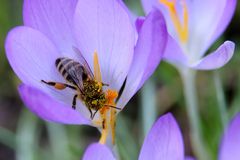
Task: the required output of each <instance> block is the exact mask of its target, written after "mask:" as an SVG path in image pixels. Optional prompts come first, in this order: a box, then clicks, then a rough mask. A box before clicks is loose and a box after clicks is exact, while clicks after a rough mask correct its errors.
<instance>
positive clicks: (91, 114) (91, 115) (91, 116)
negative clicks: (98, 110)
mask: <svg viewBox="0 0 240 160" xmlns="http://www.w3.org/2000/svg"><path fill="white" fill-rule="evenodd" d="M88 110H89V112H90V118H91V119H92V120H93V113H92V110H91V109H90V108H89V107H88Z"/></svg>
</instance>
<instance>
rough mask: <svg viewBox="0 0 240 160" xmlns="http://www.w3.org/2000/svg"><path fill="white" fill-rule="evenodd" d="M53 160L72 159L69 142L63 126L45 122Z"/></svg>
mask: <svg viewBox="0 0 240 160" xmlns="http://www.w3.org/2000/svg"><path fill="white" fill-rule="evenodd" d="M46 126H47V129H48V134H49V139H50V144H51V148H52V151H53V154H54V159H56V160H57V159H72V158H71V156H70V150H69V141H68V137H67V133H66V129H65V127H64V126H63V125H59V124H54V123H49V122H46Z"/></svg>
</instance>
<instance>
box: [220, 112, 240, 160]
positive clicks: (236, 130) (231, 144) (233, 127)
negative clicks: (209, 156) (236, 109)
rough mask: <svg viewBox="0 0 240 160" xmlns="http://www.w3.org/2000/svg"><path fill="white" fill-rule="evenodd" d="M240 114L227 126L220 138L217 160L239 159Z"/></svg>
mask: <svg viewBox="0 0 240 160" xmlns="http://www.w3.org/2000/svg"><path fill="white" fill-rule="evenodd" d="M239 151H240V113H238V114H237V115H236V116H235V117H234V118H233V120H232V122H231V123H230V124H229V126H228V128H227V129H226V131H225V134H224V136H223V138H222V142H221V145H220V151H219V160H239V159H240V152H239Z"/></svg>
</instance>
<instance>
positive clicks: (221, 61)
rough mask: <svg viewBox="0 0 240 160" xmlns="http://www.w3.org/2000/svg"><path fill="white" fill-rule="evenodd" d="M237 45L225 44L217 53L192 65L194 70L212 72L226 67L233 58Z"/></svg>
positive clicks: (228, 42)
mask: <svg viewBox="0 0 240 160" xmlns="http://www.w3.org/2000/svg"><path fill="white" fill-rule="evenodd" d="M234 48H235V44H234V43H233V42H231V41H226V42H224V43H223V44H222V45H221V46H220V47H219V48H218V49H217V50H216V51H215V52H213V53H210V54H209V55H207V56H206V57H204V58H203V59H201V60H199V61H198V62H196V63H194V64H192V65H190V67H192V68H193V69H199V70H212V69H216V68H220V67H222V66H224V65H225V64H226V63H228V61H229V60H230V59H231V58H232V56H233V53H234Z"/></svg>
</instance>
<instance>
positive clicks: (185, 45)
mask: <svg viewBox="0 0 240 160" xmlns="http://www.w3.org/2000/svg"><path fill="white" fill-rule="evenodd" d="M236 3H237V0H210V1H209V0H142V5H143V8H144V11H145V13H149V12H150V11H151V10H152V8H158V9H159V10H161V12H162V13H163V15H164V17H165V19H166V21H167V28H168V32H169V38H168V45H167V48H166V52H165V54H164V58H165V59H166V60H167V61H168V62H170V63H171V64H173V65H175V66H176V67H177V68H178V69H180V70H184V69H186V68H191V69H195V70H211V69H216V68H219V67H222V66H223V65H225V64H226V63H227V62H228V61H229V60H230V59H231V57H232V56H233V53H234V48H235V44H234V43H233V42H231V41H226V42H224V43H223V44H222V45H221V46H220V47H219V48H218V49H217V50H216V51H214V52H212V53H210V54H208V55H207V56H205V57H204V55H205V53H206V51H207V50H208V49H209V47H210V46H211V45H212V44H213V43H214V42H215V41H216V39H217V38H218V37H219V36H220V35H221V34H222V33H223V31H224V30H225V29H226V27H227V25H228V24H229V22H230V20H231V18H232V16H233V14H234V11H235V8H236Z"/></svg>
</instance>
